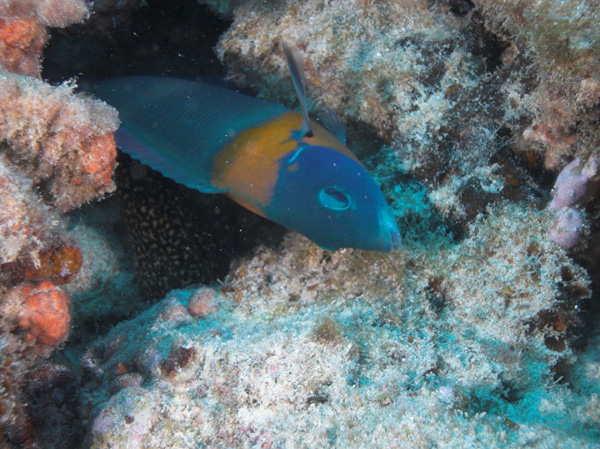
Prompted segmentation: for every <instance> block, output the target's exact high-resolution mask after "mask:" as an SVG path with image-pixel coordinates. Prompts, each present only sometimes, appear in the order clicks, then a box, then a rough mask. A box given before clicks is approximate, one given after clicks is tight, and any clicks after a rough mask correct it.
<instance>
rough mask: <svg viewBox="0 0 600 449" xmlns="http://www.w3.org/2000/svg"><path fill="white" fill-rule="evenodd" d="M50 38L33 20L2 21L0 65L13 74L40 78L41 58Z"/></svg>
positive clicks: (42, 27)
mask: <svg viewBox="0 0 600 449" xmlns="http://www.w3.org/2000/svg"><path fill="white" fill-rule="evenodd" d="M47 40H48V36H47V34H46V29H45V27H44V26H43V25H42V24H40V23H38V22H35V21H33V20H31V19H28V20H25V19H21V18H15V19H0V64H2V65H3V66H4V67H6V68H7V69H8V70H10V71H11V72H15V73H19V74H21V75H29V76H39V74H40V70H41V67H40V56H41V53H42V49H43V48H44V45H46V41H47Z"/></svg>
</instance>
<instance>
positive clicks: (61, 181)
mask: <svg viewBox="0 0 600 449" xmlns="http://www.w3.org/2000/svg"><path fill="white" fill-rule="evenodd" d="M73 88H74V86H73V85H69V84H63V85H61V86H59V87H53V86H50V85H47V84H45V83H43V82H42V81H40V80H37V79H33V78H29V77H22V76H19V75H15V74H11V73H8V72H0V130H1V133H0V140H2V141H4V142H5V143H6V144H7V145H8V148H6V150H5V152H6V153H7V154H8V156H9V158H10V160H11V161H12V162H13V163H14V164H16V165H17V166H18V167H19V168H20V169H21V170H22V171H23V172H24V173H26V174H27V175H28V176H29V177H30V178H31V179H32V181H33V182H34V183H35V184H36V185H39V184H42V183H43V184H44V185H45V186H46V187H45V190H46V191H47V192H48V194H49V195H51V196H52V202H53V203H54V204H55V205H56V206H57V207H58V208H59V209H60V210H61V211H63V212H64V211H68V210H70V209H73V208H75V207H79V206H80V205H81V204H83V203H85V202H87V201H90V200H92V199H94V198H96V197H97V196H99V195H102V194H104V193H107V192H111V191H112V190H114V184H113V182H112V179H111V177H112V170H113V167H114V164H115V159H116V156H117V153H116V148H115V142H114V138H113V136H112V133H113V132H114V131H116V129H117V127H118V120H117V114H116V111H114V109H112V108H110V107H108V106H107V105H106V104H103V103H100V102H97V101H94V100H91V99H88V98H84V97H82V96H77V95H74V94H73Z"/></svg>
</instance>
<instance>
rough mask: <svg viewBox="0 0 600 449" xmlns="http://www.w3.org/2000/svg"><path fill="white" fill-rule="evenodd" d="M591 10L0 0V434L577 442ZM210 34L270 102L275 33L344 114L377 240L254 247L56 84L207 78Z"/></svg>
mask: <svg viewBox="0 0 600 449" xmlns="http://www.w3.org/2000/svg"><path fill="white" fill-rule="evenodd" d="M198 3H203V4H205V5H207V6H206V7H204V6H200V5H199V4H198ZM206 8H211V9H212V10H213V11H215V12H216V13H217V14H219V16H220V17H227V18H228V19H227V20H229V19H231V20H232V22H231V23H229V22H227V21H224V20H217V19H216V18H215V17H214V16H212V15H211V14H209V13H208V12H207V11H208V9H206ZM86 17H89V21H87V22H85V23H81V22H82V20H83V19H84V18H86ZM598 17H600V9H599V6H598V4H597V2H593V1H591V0H576V1H574V2H562V1H559V0H540V1H536V2H523V1H522V0H499V1H495V2H486V1H483V0H473V1H470V0H441V1H430V0H378V1H372V0H332V1H328V2H323V1H320V0H307V1H303V2H297V1H293V0H280V1H277V2H264V1H263V0H222V1H220V0H200V1H199V2H195V1H192V2H190V3H189V4H187V3H185V2H181V3H178V4H177V5H171V4H168V5H167V4H163V3H162V2H160V1H158V0H148V1H147V2H140V1H139V0H127V1H123V2H121V1H119V2H117V1H114V0H107V1H98V2H93V4H92V5H88V4H87V3H86V2H83V1H82V0H68V1H55V0H39V1H33V0H0V66H2V67H0V359H1V360H2V363H0V446H1V447H5V446H6V447H15V448H20V447H44V448H48V449H54V448H57V449H58V448H60V449H65V448H68V449H71V448H76V447H77V448H80V447H93V448H109V447H110V448H120V447H122V448H137V447H139V448H142V447H153V448H166V447H177V448H182V449H184V448H188V447H189V448H197V447H213V448H228V449H229V448H238V447H239V448H242V447H246V448H247V447H266V448H268V447H271V448H275V447H281V448H283V447H286V448H292V447H348V448H360V447H369V448H384V447H386V448H387V447H400V448H409V447H410V448H414V447H435V446H440V447H480V446H481V447H483V446H485V447H523V446H527V447H533V448H540V449H541V448H555V447H582V448H586V449H587V448H597V447H598V441H599V440H600V418H599V417H600V399H599V398H600V387H599V385H600V384H599V380H600V374H599V372H600V371H599V366H600V333H599V331H598V329H597V319H598V316H599V314H600V310H599V306H598V293H597V288H598V283H599V282H600V265H599V264H598V262H597V261H598V248H600V246H599V243H600V223H599V221H598V217H600V204H599V202H598V194H599V193H600V176H599V175H598V173H597V161H598V150H599V149H600V140H598V139H599V138H598V136H600V133H599V123H600V116H599V114H600V112H599V111H600V109H598V105H599V104H600V82H599V79H600V73H599V71H598V70H599V69H598V67H600V64H599V61H600V54H599V52H598V51H599V50H598V49H599V48H600V46H599V45H598V43H599V41H600V34H599V31H598V30H600V26H598V20H599V19H598ZM75 23H79V24H78V25H77V26H76V27H70V28H68V29H61V30H56V29H55V30H54V31H53V32H52V39H51V40H50V41H49V43H48V44H47V41H48V37H49V34H48V29H49V28H52V27H65V26H67V25H69V24H75ZM199 24H201V25H199ZM230 25H231V26H230ZM226 27H229V29H228V30H227V31H226V32H224V33H223V31H224V30H225V29H226ZM200 29H202V31H199V30H200ZM221 33H223V34H222V35H221ZM219 35H221V36H220V40H219V43H218V45H217V47H216V51H217V55H218V58H219V59H220V60H221V61H222V62H223V63H224V64H225V66H226V67H225V69H226V70H227V71H228V73H229V75H230V78H231V79H232V80H233V81H236V82H237V83H238V84H239V85H240V87H243V88H248V87H249V88H251V89H253V90H254V91H255V92H257V94H258V95H259V96H260V97H262V98H265V99H268V100H272V101H278V102H281V103H284V104H286V105H288V106H294V101H295V95H294V90H293V86H292V84H291V82H290V80H289V76H288V75H287V69H286V67H285V61H284V58H283V51H282V49H281V43H282V42H284V41H287V42H290V43H294V44H295V45H297V46H298V48H299V51H300V52H301V53H302V54H303V56H304V59H305V61H306V67H305V68H306V72H307V78H308V86H307V90H308V95H309V102H310V105H309V107H310V108H311V114H313V116H315V117H317V118H318V119H323V120H324V121H325V120H326V117H327V116H328V115H330V114H329V113H328V112H321V111H322V110H323V109H327V108H331V109H333V110H334V111H335V112H336V113H337V114H338V115H339V116H340V117H341V119H342V120H343V121H344V122H345V123H346V125H347V128H348V129H347V134H348V143H349V145H350V146H351V147H352V149H353V150H354V151H355V152H356V153H357V155H358V157H359V158H360V159H361V160H362V161H363V163H364V164H365V166H367V167H368V168H369V171H370V172H371V173H372V174H373V176H374V178H375V179H376V180H377V182H378V183H379V184H380V185H381V187H382V191H383V192H384V194H385V195H386V198H387V199H388V201H389V204H390V205H391V206H392V208H393V210H394V214H395V215H396V218H397V220H398V222H399V225H400V228H401V230H402V234H403V242H404V243H403V246H402V247H401V248H400V249H397V250H395V251H394V252H393V253H391V254H388V255H382V254H375V253H370V252H361V251H354V250H343V251H338V252H334V253H331V252H327V251H324V250H322V249H320V248H318V247H316V246H315V245H313V244H311V243H310V242H309V241H307V240H306V239H304V238H303V237H301V236H299V235H296V234H287V235H286V236H285V238H283V241H282V242H281V240H280V237H281V230H280V229H275V228H271V227H268V225H266V224H264V222H262V221H261V220H260V219H258V218H255V217H249V216H245V215H242V214H241V213H239V209H237V208H234V207H232V206H231V204H230V203H227V201H223V198H218V197H217V196H213V197H208V198H207V197H200V196H198V195H196V196H194V192H189V191H187V190H185V189H183V188H182V187H181V186H177V185H175V183H173V182H172V181H170V180H166V179H164V178H162V177H161V176H160V175H157V174H156V173H153V172H151V171H150V170H148V169H147V167H144V166H142V165H140V164H138V163H136V162H135V161H130V160H127V158H119V160H118V162H117V161H116V157H117V151H116V148H115V142H114V139H113V137H112V133H113V132H114V131H115V130H116V128H117V126H118V119H117V113H116V111H114V110H113V109H111V108H109V107H108V106H107V105H105V104H103V103H101V102H98V101H96V100H93V99H92V98H91V97H89V96H86V94H85V93H83V92H80V93H76V92H75V84H76V83H75V82H74V81H64V80H67V79H71V78H72V77H73V76H79V74H80V73H82V74H84V75H83V78H87V77H99V78H103V77H107V76H123V75H127V74H132V73H137V74H140V73H147V74H157V73H171V74H179V75H184V76H190V75H191V76H198V75H213V74H219V73H222V72H223V68H222V67H220V66H218V64H216V62H215V61H216V59H215V56H214V54H213V53H212V47H213V46H214V45H215V42H216V38H217V37H218V36H219ZM44 49H46V51H45V53H44V55H43V56H44V67H42V64H41V61H42V51H43V50H44ZM42 70H43V77H44V79H50V80H52V82H53V83H54V84H53V85H51V84H49V83H48V82H44V81H42V80H41V74H42ZM81 85H82V86H83V85H85V82H84V81H82V82H81ZM117 165H118V167H117ZM113 171H114V172H115V173H116V176H114V180H113ZM117 186H118V190H117V194H116V195H113V196H112V197H111V198H107V199H105V200H104V201H102V202H101V203H98V204H85V203H88V202H90V201H92V200H94V199H97V198H102V197H104V196H107V194H109V193H111V192H113V191H114V190H115V188H116V187H117ZM552 186H554V188H552ZM84 204H85V206H84V207H81V206H82V205H84ZM126 228H129V232H128V231H127V229H126ZM261 234H263V235H266V237H262V236H261ZM126 235H127V236H128V237H125V236H126ZM258 242H260V243H262V245H261V246H258V247H256V245H257V243H258ZM265 242H267V243H268V244H264V243H265ZM232 259H233V260H234V262H233V264H231V265H230V261H231V260H232ZM136 269H137V274H138V276H137V278H136V277H135V275H134V272H135V270H136ZM140 275H141V276H140ZM140 279H142V282H139V280H140ZM217 279H218V280H219V281H218V282H216V280H217ZM138 282H139V286H138ZM193 282H202V283H205V284H207V285H202V284H200V285H194V286H191V287H187V288H185V289H181V290H172V291H170V292H169V290H171V289H173V288H178V287H180V286H181V285H188V284H190V283H193ZM165 292H168V293H166V296H165V297H164V299H162V300H161V301H159V302H158V303H157V304H155V301H156V300H157V299H159V298H160V297H162V296H163V293H165ZM152 304H154V305H152ZM67 337H68V338H67ZM50 356H51V357H52V358H51V360H48V358H49V357H50ZM365 435H367V436H368V437H367V438H365Z"/></svg>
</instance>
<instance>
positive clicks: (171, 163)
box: [87, 44, 400, 252]
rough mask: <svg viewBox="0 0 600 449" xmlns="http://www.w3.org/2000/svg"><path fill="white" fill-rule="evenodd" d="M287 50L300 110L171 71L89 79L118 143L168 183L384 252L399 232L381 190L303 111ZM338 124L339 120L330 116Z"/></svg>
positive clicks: (328, 241) (296, 57)
mask: <svg viewBox="0 0 600 449" xmlns="http://www.w3.org/2000/svg"><path fill="white" fill-rule="evenodd" d="M284 51H285V55H286V58H287V62H288V66H289V69H290V72H291V76H292V80H293V82H294V87H295V89H296V92H297V94H298V97H299V100H300V105H301V109H302V113H301V114H300V113H297V112H294V111H292V110H290V109H288V108H286V107H285V106H283V105H280V104H276V103H272V102H268V101H264V100H261V99H258V98H254V97H250V96H247V95H243V94H240V93H237V92H235V91H233V90H229V89H225V88H222V87H218V86H215V85H211V84H205V83H202V82H198V81H191V80H185V79H181V78H176V77H168V76H136V77H124V78H115V79H109V80H105V81H100V82H95V83H92V84H91V85H90V86H89V88H88V89H87V90H90V91H91V92H92V93H94V94H95V95H97V96H98V97H99V98H101V99H102V100H104V101H106V102H107V103H108V104H110V105H112V106H114V107H115V108H116V109H117V110H118V111H119V116H120V119H121V126H120V128H119V129H118V131H117V132H116V133H115V139H116V142H117V145H118V146H119V147H120V148H121V149H122V150H123V151H125V152H126V153H128V154H130V155H131V156H132V157H133V158H135V159H138V160H140V161H141V162H143V163H144V164H147V165H149V166H150V167H152V168H153V169H155V170H157V171H159V172H160V173H162V174H163V175H164V176H167V177H169V178H171V179H173V180H174V181H176V182H178V183H181V184H184V185H186V186H187V187H190V188H194V189H197V190H199V191H200V192H204V193H223V194H225V195H227V196H229V197H230V198H231V199H233V200H234V201H236V202H237V203H239V204H241V205H242V206H244V207H245V208H247V209H249V210H251V211H252V212H255V213H257V214H258V215H261V216H263V217H266V218H268V219H270V220H272V221H274V222H276V223H279V224H282V225H283V226H286V227H287V228H289V229H293V230H294V231H297V232H299V233H300V234H303V235H304V236H306V237H308V238H309V239H310V240H312V241H313V242H315V243H316V244H317V245H319V246H321V247H322V248H325V249H327V250H331V251H334V250H337V249H339V248H357V249H364V250H375V251H381V252H389V251H391V250H392V249H393V248H395V247H397V246H398V245H399V244H400V233H399V231H398V227H397V224H396V222H395V220H394V216H393V214H392V211H391V209H390V207H389V206H388V204H387V203H386V200H385V198H384V197H383V194H382V193H381V190H380V189H379V186H378V185H377V183H376V182H375V181H374V180H373V178H372V177H371V175H369V173H368V172H367V171H366V170H365V168H364V167H363V166H362V164H361V163H360V162H359V161H358V159H357V158H356V157H355V156H354V154H353V153H352V152H351V151H350V150H349V149H348V148H347V147H346V145H345V137H344V130H343V127H342V126H341V121H340V120H339V118H337V116H336V118H337V125H336V126H333V127H332V128H334V129H332V131H331V132H330V131H328V130H326V129H325V128H324V127H322V126H320V125H319V124H317V123H316V122H313V121H311V120H310V119H309V117H308V110H307V106H306V93H305V85H306V81H305V77H304V63H303V60H302V58H301V56H300V54H299V53H298V51H297V50H296V49H294V48H292V47H290V46H288V45H286V44H284ZM332 122H333V123H336V120H332Z"/></svg>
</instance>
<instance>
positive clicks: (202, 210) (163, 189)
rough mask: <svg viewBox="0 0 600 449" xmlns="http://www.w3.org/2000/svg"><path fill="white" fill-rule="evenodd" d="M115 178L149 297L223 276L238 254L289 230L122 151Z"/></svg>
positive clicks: (138, 270) (269, 242)
mask: <svg viewBox="0 0 600 449" xmlns="http://www.w3.org/2000/svg"><path fill="white" fill-rule="evenodd" d="M115 179H116V182H117V195H118V197H119V201H120V206H121V213H122V216H123V218H124V220H125V222H126V223H127V226H128V228H129V233H130V237H131V243H132V248H133V252H134V257H135V262H136V273H137V275H138V280H139V283H140V285H141V287H142V290H143V292H144V293H145V294H146V295H148V296H149V298H148V299H150V298H152V299H156V300H158V299H160V298H162V297H163V296H164V294H165V293H167V292H168V291H170V290H173V289H175V288H181V287H185V286H187V285H191V284H196V283H203V284H210V283H213V282H215V281H217V280H218V279H222V278H223V277H225V275H226V274H227V272H228V271H229V265H230V263H231V261H232V260H233V259H234V258H236V257H239V256H242V255H244V254H247V253H248V252H249V251H250V250H251V249H252V248H254V247H255V246H256V245H258V244H261V243H262V244H267V245H277V244H279V243H280V242H281V239H282V238H283V235H284V233H285V229H284V228H283V227H281V226H279V225H277V224H275V223H273V222H271V221H268V220H266V219H264V218H262V217H260V216H258V215H256V214H254V213H252V212H250V211H248V210H246V209H244V208H242V207H241V206H239V205H237V204H236V203H234V202H233V201H231V200H230V199H228V198H227V197H225V196H223V195H212V194H203V193H200V192H198V191H196V190H193V189H188V188H187V187H185V186H183V185H181V184H177V183H176V182H174V181H172V180H171V179H169V178H165V177H164V176H162V175H161V174H160V173H159V172H157V171H155V170H152V169H151V168H149V167H147V166H145V165H143V164H141V163H139V162H137V161H134V160H133V159H131V158H130V157H129V156H128V155H126V154H124V153H120V154H119V166H118V168H117V170H116V175H115Z"/></svg>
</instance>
